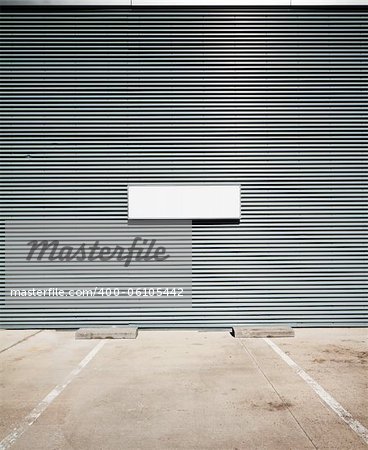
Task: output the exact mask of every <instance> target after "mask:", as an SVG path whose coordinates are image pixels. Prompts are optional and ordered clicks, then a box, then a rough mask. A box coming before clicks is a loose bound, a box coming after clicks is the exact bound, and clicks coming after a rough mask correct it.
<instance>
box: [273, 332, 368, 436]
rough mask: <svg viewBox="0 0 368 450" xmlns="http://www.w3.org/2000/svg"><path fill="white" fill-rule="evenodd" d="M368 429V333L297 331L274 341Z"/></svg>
mask: <svg viewBox="0 0 368 450" xmlns="http://www.w3.org/2000/svg"><path fill="white" fill-rule="evenodd" d="M273 341H274V342H275V343H276V344H277V345H278V346H279V347H280V348H281V349H282V350H283V351H284V352H286V353H287V354H288V355H290V357H292V358H293V359H294V361H295V362H296V363H297V364H299V365H300V366H302V367H303V369H304V370H305V371H307V372H308V373H309V374H310V375H311V376H312V377H313V378H314V379H315V380H316V381H317V382H318V383H320V384H321V385H322V386H323V387H324V388H325V389H326V390H327V391H328V392H329V393H330V394H331V395H332V396H333V397H334V398H336V400H337V401H338V402H340V403H341V404H342V405H343V406H344V407H345V408H346V409H347V410H348V411H350V412H351V413H354V416H355V417H356V419H357V420H359V421H360V422H361V423H362V424H363V425H364V426H365V427H366V428H368V329H367V328H323V329H318V330H311V329H306V328H305V329H297V330H296V335H295V338H294V339H292V340H288V339H274V340H273Z"/></svg>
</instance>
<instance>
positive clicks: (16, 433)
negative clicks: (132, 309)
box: [0, 341, 105, 450]
mask: <svg viewBox="0 0 368 450" xmlns="http://www.w3.org/2000/svg"><path fill="white" fill-rule="evenodd" d="M104 344H105V341H100V342H99V343H98V344H97V345H96V346H95V347H94V348H93V349H92V350H91V351H90V352H89V353H88V355H87V356H86V357H85V358H84V359H83V360H82V361H81V362H80V363H79V364H78V366H77V367H76V368H75V369H74V370H72V371H71V372H70V373H69V375H68V376H67V377H66V378H65V380H64V381H63V382H62V383H61V384H58V385H57V386H56V387H55V388H54V389H53V390H52V391H51V392H49V393H48V394H47V395H46V397H45V398H44V399H43V400H42V401H41V402H40V403H39V404H38V405H37V406H36V407H35V408H34V409H33V410H32V411H31V412H30V413H29V414H28V416H26V417H25V418H24V420H23V421H22V422H21V423H20V424H19V425H18V426H17V427H15V428H14V430H13V431H12V432H11V433H9V434H8V435H7V436H6V437H5V438H4V439H3V440H2V441H1V442H0V450H5V449H7V448H9V447H10V446H11V445H13V444H14V443H15V441H16V440H17V439H18V438H20V437H21V436H22V434H23V433H25V432H26V431H27V429H28V428H29V427H30V426H31V425H33V424H34V422H35V421H36V420H37V419H38V418H39V417H40V415H41V414H42V413H43V412H44V411H45V410H46V409H47V408H48V407H49V406H50V405H51V403H52V402H53V401H54V400H55V399H56V398H57V397H58V396H59V395H60V394H61V393H62V392H63V390H64V389H65V388H66V387H67V386H68V385H69V384H70V383H71V382H72V381H73V379H74V378H75V377H76V376H77V375H79V373H80V372H81V371H82V370H83V369H84V367H86V365H87V364H88V363H89V362H90V361H91V360H92V359H93V358H94V357H95V356H96V355H97V353H98V352H99V351H100V350H101V348H102V347H103V345H104Z"/></svg>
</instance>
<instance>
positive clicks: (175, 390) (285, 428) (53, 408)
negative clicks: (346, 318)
mask: <svg viewBox="0 0 368 450" xmlns="http://www.w3.org/2000/svg"><path fill="white" fill-rule="evenodd" d="M9 333H10V334H11V333H12V332H11V331H0V348H1V346H2V345H1V341H2V340H3V339H2V336H4V337H5V338H6V339H7V340H9ZM16 333H18V335H17V338H21V333H22V332H16ZM24 333H25V334H26V333H28V332H24ZM295 334H296V337H295V338H278V339H272V341H273V342H275V343H276V344H277V345H278V346H279V347H280V348H281V349H282V350H283V351H285V352H286V353H287V354H289V356H290V357H291V358H293V360H294V361H296V362H297V363H298V364H299V365H300V366H301V367H302V368H303V369H304V370H306V371H307V372H308V373H309V374H310V375H311V376H312V377H313V378H314V379H315V380H316V381H317V382H318V383H320V384H321V385H322V386H323V387H324V388H325V389H326V390H327V391H328V392H329V393H330V394H331V395H332V396H334V397H335V398H336V400H338V401H339V402H340V403H341V404H342V405H343V406H344V407H345V408H346V409H347V410H348V411H349V412H350V413H351V414H352V416H353V417H354V418H356V419H357V420H359V421H360V422H361V423H362V424H363V425H365V426H367V425H368V423H367V410H368V408H367V407H368V404H367V400H366V399H367V398H368V397H367V396H366V394H367V381H366V380H367V341H366V338H367V333H366V330H364V329H333V330H332V329H319V330H312V329H296V333H295ZM98 342H99V341H97V342H96V341H95V340H92V341H88V340H87V341H85V340H75V339H74V333H73V332H65V331H42V332H40V333H38V334H36V335H34V336H31V337H28V338H27V339H26V340H23V341H22V342H20V343H19V344H17V345H13V346H12V347H10V348H9V349H8V350H6V351H4V352H2V353H1V354H0V363H1V368H0V386H1V398H2V408H1V413H0V416H1V421H0V440H1V439H3V438H4V437H5V436H7V435H9V433H11V432H12V430H13V429H14V427H17V425H18V424H20V423H22V421H23V420H24V417H26V416H27V414H29V412H30V411H32V410H33V409H34V408H35V407H37V405H39V403H40V401H41V400H42V399H43V398H44V397H45V396H46V395H47V394H48V393H49V392H50V391H52V390H53V389H54V388H55V386H56V385H58V384H60V383H61V384H62V382H63V380H65V378H66V377H68V375H69V374H70V373H73V370H75V368H76V367H77V366H78V364H79V363H80V362H81V361H82V360H83V359H84V358H85V357H86V355H87V354H89V352H91V350H92V349H93V348H94V347H95V346H96V344H97V345H98ZM104 342H105V343H104V346H103V347H102V348H101V350H100V351H99V352H98V353H97V354H96V355H95V356H94V357H93V358H92V359H91V361H90V362H89V363H88V364H87V365H86V366H85V367H83V369H82V370H81V371H80V372H79V373H78V374H77V375H76V376H74V377H73V378H72V381H71V382H70V383H69V384H68V385H67V386H66V387H65V388H63V390H62V391H61V392H60V394H59V395H58V396H57V397H56V398H55V399H54V400H53V401H52V402H51V403H50V404H49V405H48V406H47V408H46V409H45V410H44V411H43V413H42V414H41V415H40V417H39V418H38V419H37V420H36V421H35V422H34V423H33V424H32V425H31V426H28V425H27V427H26V430H25V431H24V433H23V434H22V435H21V436H19V437H17V439H16V440H15V442H14V444H13V445H12V447H11V448H14V449H27V450H28V449H34V448H37V449H48V450H49V449H55V450H56V449H58V450H60V449H73V450H76V449H78V450H79V449H88V450H95V449H96V450H97V449H99V450H101V449H103V450H105V449H108V450H115V449H129V450H130V449H132V450H133V449H134V450H135V449H147V450H148V449H149V450H153V449H170V450H171V449H183V450H184V449H185V450H190V449H219V450H220V449H221V450H226V449H233V450H234V449H270V450H271V449H272V450H278V449H283V450H285V449H293V450H295V449H298V450H299V449H313V448H320V449H334V450H335V449H363V448H367V446H366V445H365V444H364V442H363V440H362V439H361V438H360V437H359V436H358V435H357V434H356V433H354V431H352V430H351V428H349V426H348V425H347V424H346V423H344V422H343V421H342V420H341V419H340V418H339V417H338V416H337V415H336V414H335V413H334V412H333V411H332V410H331V409H329V408H328V407H327V406H326V405H325V404H324V403H323V402H322V401H321V399H320V398H319V397H318V396H317V395H316V393H315V392H314V391H313V390H312V389H311V388H310V386H309V385H308V384H306V383H305V381H303V380H302V379H301V378H300V377H299V376H298V375H297V374H296V373H295V372H294V371H293V370H292V369H291V368H290V367H289V366H288V365H287V364H285V362H284V361H283V360H282V359H281V358H280V357H279V355H277V354H276V353H275V352H274V351H273V350H272V349H271V348H270V346H269V345H268V344H267V342H266V341H265V340H263V339H234V338H233V337H232V336H230V334H229V333H227V332H197V331H140V333H139V335H138V338H137V339H136V340H121V341H120V340H107V341H104ZM13 343H14V342H13ZM4 347H6V346H4Z"/></svg>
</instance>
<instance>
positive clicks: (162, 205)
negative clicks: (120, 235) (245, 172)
mask: <svg viewBox="0 0 368 450" xmlns="http://www.w3.org/2000/svg"><path fill="white" fill-rule="evenodd" d="M128 217H129V219H240V186H218V185H216V186H192V185H190V186H189V185H188V186H167V185H166V186H158V185H150V186H148V185H140V186H128Z"/></svg>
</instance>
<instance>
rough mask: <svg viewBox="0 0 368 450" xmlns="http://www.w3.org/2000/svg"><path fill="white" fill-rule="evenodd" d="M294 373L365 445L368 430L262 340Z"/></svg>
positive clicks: (273, 344) (298, 368)
mask: <svg viewBox="0 0 368 450" xmlns="http://www.w3.org/2000/svg"><path fill="white" fill-rule="evenodd" d="M263 340H264V341H265V342H267V344H268V345H269V346H270V347H271V348H272V350H274V351H275V352H276V353H277V354H278V355H279V356H280V357H281V358H282V359H283V360H284V361H285V362H286V364H287V365H289V366H290V367H291V368H292V369H294V370H295V372H296V373H297V374H298V375H299V376H300V377H301V378H302V379H303V380H304V381H305V382H306V383H307V384H309V386H310V387H311V388H312V389H313V390H314V392H315V393H316V394H317V395H318V396H319V397H320V399H321V400H322V401H323V402H324V403H325V404H326V405H327V406H328V407H329V408H330V409H332V411H334V413H335V414H337V415H338V416H339V417H340V419H341V420H343V421H344V422H345V423H347V424H348V425H349V427H350V428H351V429H352V430H353V431H354V432H355V433H356V434H357V435H358V436H359V437H360V438H361V439H362V440H363V441H364V442H365V443H366V444H368V429H367V428H365V427H364V426H363V425H362V424H361V423H360V422H359V421H358V420H356V419H354V418H353V416H352V415H351V414H350V413H349V412H348V411H347V410H346V409H345V408H344V407H343V406H342V405H341V404H340V403H339V402H338V401H337V400H335V399H334V398H333V397H332V396H331V395H330V394H329V393H328V392H327V391H325V390H324V389H323V387H322V386H321V385H320V384H318V383H317V381H316V380H314V379H313V378H312V377H311V376H310V375H308V374H307V372H305V371H304V370H303V369H302V368H301V367H300V366H298V364H297V363H296V362H295V361H293V360H292V359H291V358H290V356H288V355H287V354H286V353H285V352H283V351H282V350H281V348H280V347H278V346H277V345H276V344H275V343H274V342H272V341H271V339H269V338H264V339H263Z"/></svg>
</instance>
